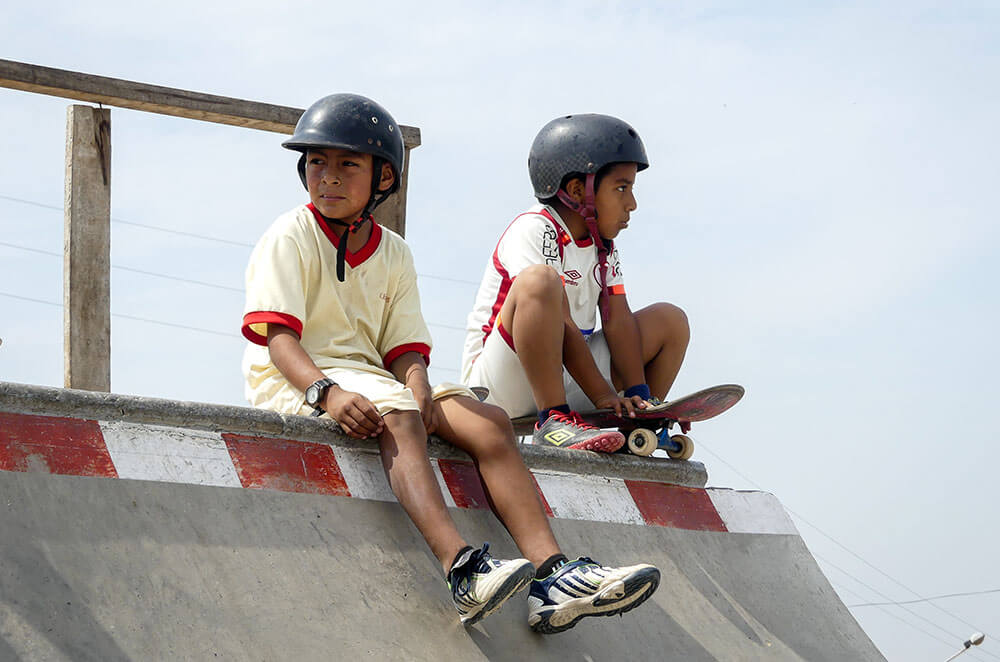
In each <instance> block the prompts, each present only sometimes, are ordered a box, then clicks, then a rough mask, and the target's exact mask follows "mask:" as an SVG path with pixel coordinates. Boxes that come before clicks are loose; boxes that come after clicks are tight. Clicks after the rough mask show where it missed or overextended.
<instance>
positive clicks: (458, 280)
mask: <svg viewBox="0 0 1000 662" xmlns="http://www.w3.org/2000/svg"><path fill="white" fill-rule="evenodd" d="M0 200H7V201H8V202H17V203H20V204H24V205H31V206H33V207H40V208H42V209H52V210H55V211H60V212H61V211H63V208H62V207H57V206H56V205H48V204H45V203H42V202H35V201H34V200H25V199H24V198H15V197H13V196H9V195H2V194H0ZM111 222H112V223H121V224H122V225H131V226H133V227H137V228H143V229H145V230H155V231H157V232H165V233H168V234H176V235H180V236H182V237H192V238H194V239H202V240H204V241H214V242H217V243H221V244H229V245H231V246H240V247H242V248H253V247H254V244H251V243H247V242H245V241H236V240H234V239H222V238H220V237H211V236H208V235H204V234H198V233H196V232H186V231H184V230H174V229H172V228H164V227H160V226H157V225H149V224H148V223H136V222H135V221H126V220H124V219H121V218H116V217H114V216H112V217H111ZM417 276H419V277H421V278H431V279H433V280H443V281H448V282H451V283H462V284H464V285H473V286H476V287H478V286H479V283H478V282H476V281H471V280H465V279H463V278H451V277H449V276H434V275H431V274H421V273H418V274H417Z"/></svg>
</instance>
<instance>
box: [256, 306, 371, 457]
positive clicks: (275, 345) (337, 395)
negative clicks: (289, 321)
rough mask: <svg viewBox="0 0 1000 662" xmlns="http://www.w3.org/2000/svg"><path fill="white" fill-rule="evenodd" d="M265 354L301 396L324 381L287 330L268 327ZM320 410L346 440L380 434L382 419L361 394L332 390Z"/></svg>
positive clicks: (290, 330) (275, 325) (294, 336)
mask: <svg viewBox="0 0 1000 662" xmlns="http://www.w3.org/2000/svg"><path fill="white" fill-rule="evenodd" d="M267 351H268V353H269V354H270V356H271V362H272V363H274V365H275V367H276V368H278V370H279V371H280V372H281V374H282V375H284V377H285V379H287V380H288V382H289V383H290V384H291V385H292V386H294V387H295V388H297V389H298V390H300V391H302V392H305V390H306V389H307V388H309V386H310V385H311V384H312V383H313V382H315V381H317V380H319V379H323V378H325V377H326V375H324V374H323V372H322V371H321V370H320V369H319V368H317V367H316V364H315V363H313V360H312V359H311V358H310V357H309V354H308V353H306V351H305V350H304V349H302V345H301V344H300V343H299V335H298V334H297V333H296V332H295V331H293V330H292V329H290V328H288V327H287V326H282V325H280V324H268V325H267ZM323 409H325V410H326V412H327V413H328V414H330V416H331V417H332V418H333V419H334V420H336V421H337V423H339V424H340V427H341V428H343V429H344V432H346V433H347V434H348V436H351V437H355V438H357V439H366V438H368V437H375V436H378V435H379V434H381V433H382V429H383V425H384V424H383V423H382V417H381V416H379V414H378V410H377V409H375V405H373V404H372V403H371V401H369V400H368V398H366V397H364V396H363V395H361V394H360V393H353V392H351V391H345V390H344V389H342V388H340V387H339V386H331V387H329V388H328V389H327V390H326V394H325V395H324V396H323Z"/></svg>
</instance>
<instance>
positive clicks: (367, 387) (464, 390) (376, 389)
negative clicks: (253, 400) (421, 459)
mask: <svg viewBox="0 0 1000 662" xmlns="http://www.w3.org/2000/svg"><path fill="white" fill-rule="evenodd" d="M323 373H324V374H325V375H326V376H327V377H329V378H330V379H332V380H333V381H335V382H337V385H338V386H340V388H342V389H344V390H345V391H353V392H354V393H360V394H361V395H363V396H365V397H366V398H368V399H369V400H371V402H372V404H373V405H375V408H376V409H377V410H378V413H379V416H385V415H386V414H388V413H389V412H393V411H420V407H419V406H418V405H417V401H416V399H414V397H413V391H411V390H410V389H408V388H406V387H405V386H403V385H402V384H401V383H399V382H398V381H396V380H395V379H391V378H389V377H385V376H383V375H376V374H375V373H371V372H362V371H360V370H351V369H349V368H327V369H326V370H324V371H323ZM452 395H465V396H468V397H470V398H475V397H476V396H475V394H474V393H473V392H472V391H470V390H469V388H468V387H467V386H463V385H461V384H451V383H448V382H442V383H440V384H437V385H436V386H434V388H433V390H432V392H431V397H432V398H433V399H435V400H440V399H441V398H447V397H450V396H452ZM477 399H478V398H477ZM312 412H313V408H312V407H310V406H309V405H307V404H305V402H303V403H302V406H301V407H300V408H299V410H298V411H297V412H293V413H296V414H299V415H300V416H309V415H310V414H312ZM323 416H324V417H329V416H330V415H329V414H323Z"/></svg>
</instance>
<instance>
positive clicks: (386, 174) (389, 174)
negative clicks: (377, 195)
mask: <svg viewBox="0 0 1000 662" xmlns="http://www.w3.org/2000/svg"><path fill="white" fill-rule="evenodd" d="M395 182H396V174H395V173H394V172H393V171H392V166H391V165H389V164H388V163H383V164H382V177H381V178H380V179H379V181H378V190H379V191H388V190H389V189H391V188H392V185H393V184H394V183H395Z"/></svg>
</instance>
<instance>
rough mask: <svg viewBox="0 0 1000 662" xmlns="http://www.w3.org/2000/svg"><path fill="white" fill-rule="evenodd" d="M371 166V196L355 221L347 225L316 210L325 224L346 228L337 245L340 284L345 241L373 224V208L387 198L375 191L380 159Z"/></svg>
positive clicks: (344, 259)
mask: <svg viewBox="0 0 1000 662" xmlns="http://www.w3.org/2000/svg"><path fill="white" fill-rule="evenodd" d="M372 166H373V167H372V171H373V172H372V194H371V196H370V197H369V198H368V202H367V203H366V204H365V208H364V209H362V210H361V215H360V216H358V217H357V218H356V219H354V220H353V221H351V222H350V223H348V222H347V221H344V220H343V219H340V218H330V217H328V216H326V215H324V214H323V212H320V211H319V210H318V209H317V210H316V211H318V212H319V215H320V216H322V217H323V220H324V221H326V222H327V223H333V224H334V225H341V226H343V227H346V228H347V232H345V233H344V234H342V235H341V237H340V243H338V244H337V280H338V281H340V282H341V283H343V282H344V278H345V271H346V269H345V267H344V262H345V261H346V258H347V241H348V239H349V237H350V235H352V234H355V233H356V232H357V231H358V230H360V229H361V228H363V227H364V226H365V223H367V222H368V221H371V222H373V223H374V222H375V217H374V216H373V215H372V212H374V211H375V208H376V207H378V206H379V205H380V204H382V203H383V202H385V200H386V198H388V197H389V196H388V195H386V194H384V193H382V194H376V191H378V185H379V183H380V182H381V181H382V159H379V158H376V159H374V160H373V163H372Z"/></svg>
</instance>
